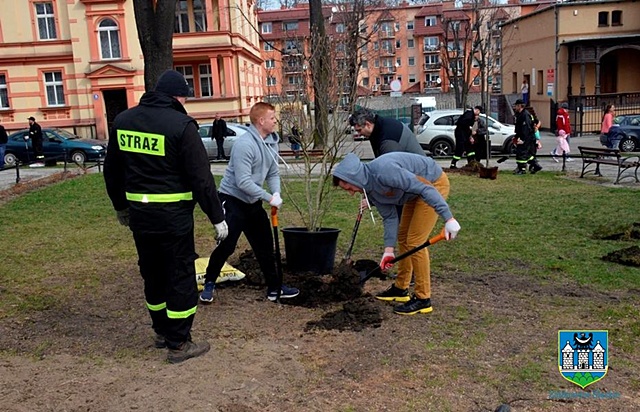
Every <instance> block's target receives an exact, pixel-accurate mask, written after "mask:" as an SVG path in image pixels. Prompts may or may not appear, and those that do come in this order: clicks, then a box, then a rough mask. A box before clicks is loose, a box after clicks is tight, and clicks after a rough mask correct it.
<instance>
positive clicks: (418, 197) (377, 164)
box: [333, 152, 460, 315]
mask: <svg viewBox="0 0 640 412" xmlns="http://www.w3.org/2000/svg"><path fill="white" fill-rule="evenodd" d="M333 184H334V186H340V187H341V188H342V189H344V190H346V191H348V192H349V193H351V194H354V193H362V192H366V194H367V197H368V198H369V202H371V204H373V205H374V206H375V207H376V209H378V212H379V213H380V215H381V216H382V219H383V224H384V254H383V255H382V259H381V261H380V268H381V269H382V270H386V269H389V268H390V267H391V266H392V264H391V263H390V261H391V260H393V259H394V257H395V254H394V245H395V244H396V242H397V243H398V245H399V252H400V253H401V254H402V253H404V252H407V251H408V250H410V249H413V248H414V247H416V246H420V245H421V244H423V243H424V242H426V240H427V238H428V236H429V234H430V233H431V231H432V230H433V227H434V226H435V224H436V221H437V219H438V215H439V216H441V217H442V219H443V220H444V221H445V222H446V223H445V237H446V239H447V240H450V239H453V238H455V237H456V235H457V234H458V231H459V230H460V225H459V224H458V221H457V220H456V219H454V218H453V215H452V213H451V210H449V205H447V202H446V200H445V199H446V198H447V196H448V195H449V178H448V177H447V175H446V174H445V173H444V172H443V171H442V168H441V167H440V166H439V165H438V164H437V163H436V162H435V161H434V160H433V159H432V158H430V157H426V156H420V155H416V154H413V153H404V152H393V153H388V154H384V155H382V156H380V157H378V158H376V159H375V160H373V161H371V162H370V163H368V164H365V163H362V162H361V161H360V159H359V158H358V156H356V155H355V154H353V153H350V154H348V155H347V156H345V158H344V160H343V161H342V162H340V163H339V164H338V165H337V166H336V167H335V169H334V171H333ZM398 205H403V206H404V208H403V212H402V218H401V219H400V220H399V219H398V213H397V208H396V206H398ZM412 273H414V274H415V294H414V296H413V297H410V296H409V290H408V289H409V283H410V281H411V274H412ZM376 298H378V299H380V300H384V301H390V302H394V301H395V302H404V303H403V304H401V305H399V306H396V307H395V309H394V312H395V313H397V314H401V315H415V314H417V313H429V312H431V311H432V308H431V270H430V261H429V252H428V250H427V249H426V248H424V249H422V250H420V251H418V252H416V253H414V254H412V255H411V256H409V257H407V258H405V259H403V260H400V261H399V263H398V277H397V278H396V280H395V282H394V283H393V284H392V285H391V286H390V287H389V288H388V289H387V290H385V291H384V292H381V293H379V294H378V295H376Z"/></svg>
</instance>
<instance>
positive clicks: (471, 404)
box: [0, 251, 640, 412]
mask: <svg viewBox="0 0 640 412" xmlns="http://www.w3.org/2000/svg"><path fill="white" fill-rule="evenodd" d="M230 263H232V264H233V265H234V266H236V267H237V268H238V269H240V270H242V271H243V272H244V273H245V274H246V275H247V277H246V278H245V280H243V281H241V282H237V283H234V284H233V283H223V284H221V285H220V287H219V288H217V290H216V297H215V299H214V302H213V303H212V304H211V305H206V306H205V305H202V306H199V307H198V311H197V314H196V319H195V324H194V330H193V335H194V339H195V340H196V341H198V340H203V339H206V340H208V341H209V342H210V343H211V344H212V350H211V352H210V353H208V354H207V355H205V356H203V357H201V358H198V359H194V360H190V361H188V362H185V363H183V364H179V365H169V364H167V363H166V362H165V358H166V351H165V350H161V349H155V348H153V347H152V342H153V341H152V333H151V329H150V322H149V319H148V314H147V312H146V308H145V305H144V297H143V293H142V281H141V279H140V276H139V275H138V270H137V266H136V262H135V261H131V262H124V263H121V264H120V265H113V263H112V262H105V265H109V271H108V272H105V274H104V276H103V277H102V278H101V284H100V285H99V286H97V287H95V286H92V287H88V286H87V287H86V288H85V289H79V290H77V291H76V293H74V294H73V296H72V297H71V298H69V299H68V300H60V299H48V300H47V302H49V303H48V305H47V306H46V307H44V308H43V309H42V310H40V311H38V312H30V313H23V312H21V313H20V314H19V315H18V316H16V317H14V318H11V319H7V318H5V319H1V320H0V348H2V352H0V353H1V355H0V399H1V400H2V409H3V410H7V411H16V412H17V411H24V410H35V411H58V410H71V411H122V410H141V411H146V410H156V409H158V410H159V409H164V410H176V411H182V410H198V411H199V410H207V411H230V412H231V411H233V412H253V411H291V412H298V411H300V412H302V411H304V412H307V411H384V410H398V411H414V410H425V411H427V410H432V411H443V410H451V411H493V410H495V409H496V407H497V406H498V405H500V404H503V403H507V404H509V405H510V406H511V408H512V410H514V411H525V410H526V411H542V410H544V411H552V412H561V411H562V412H564V411H566V410H568V409H571V410H580V411H581V412H589V411H601V410H607V411H632V410H640V401H639V400H638V399H637V396H635V394H636V393H638V391H639V390H640V387H639V386H638V381H637V378H636V375H637V370H636V365H637V364H638V362H640V356H639V355H638V351H637V349H634V345H633V344H632V343H630V342H633V340H634V337H635V335H634V330H635V329H634V328H637V318H636V317H634V316H629V317H618V318H616V320H615V322H613V323H612V322H609V321H607V320H606V315H605V314H604V312H608V313H609V312H610V313H615V312H616V311H624V310H629V308H630V307H631V308H632V307H636V308H637V299H638V291H637V290H635V291H620V292H615V293H612V292H609V293H602V292H601V291H598V290H597V289H594V288H591V287H589V286H588V285H586V286H585V285H580V284H577V283H575V282H573V281H571V280H568V279H565V278H562V277H557V278H555V277H554V278H550V277H541V276H523V275H514V274H513V273H511V271H510V270H509V268H510V267H511V266H510V265H511V263H512V262H509V264H508V265H507V264H506V263H505V264H502V263H501V262H491V261H490V262H487V261H478V262H476V263H475V264H474V265H473V266H474V267H475V270H474V271H473V273H468V272H461V271H457V270H456V269H455V265H453V263H452V264H451V267H436V268H435V269H434V273H433V276H432V288H433V296H432V302H433V306H434V311H433V312H432V313H430V314H428V315H416V316H406V317H405V316H397V315H394V314H393V313H392V307H393V305H392V304H387V303H385V302H380V301H378V300H376V299H374V298H373V297H372V296H373V295H374V294H375V293H377V292H379V291H382V290H384V289H385V288H386V287H387V286H388V285H389V282H390V281H389V280H381V279H377V278H374V279H372V280H371V281H369V282H367V283H366V284H365V285H364V287H363V288H360V286H359V279H360V278H359V273H358V271H357V270H356V268H355V267H351V266H350V265H346V264H344V262H343V263H340V264H338V265H337V266H336V270H335V271H334V273H333V274H331V275H327V276H316V275H313V274H310V273H291V272H289V271H287V270H285V273H284V280H285V282H286V283H287V284H291V285H293V286H296V287H299V288H300V289H301V290H302V293H301V295H300V296H299V297H298V298H296V299H291V300H287V301H283V304H274V303H272V302H269V301H267V300H266V299H265V286H264V280H263V279H262V275H261V274H260V270H259V267H258V266H257V263H256V262H255V260H254V259H253V257H252V253H251V252H248V251H245V252H243V253H239V254H238V257H237V258H234V259H233V260H231V261H230ZM284 263H285V266H284V267H285V268H286V262H284ZM373 264H374V265H375V262H373ZM522 266H524V265H522ZM527 269H528V270H530V271H531V272H532V273H535V271H536V269H537V268H527ZM78 270H82V268H81V267H79V268H78ZM29 298H30V297H29V296H25V297H24V299H29ZM630 313H631V314H633V313H634V312H630ZM571 328H591V329H607V328H608V329H609V330H610V345H611V347H612V349H611V353H612V355H611V362H612V365H614V366H612V367H611V369H610V371H609V373H608V374H607V376H606V378H605V379H603V380H602V381H601V382H598V383H596V384H594V385H593V388H591V387H589V389H595V390H598V391H600V393H609V394H614V395H615V396H617V397H616V398H615V399H613V400H612V399H604V398H603V399H600V400H598V399H594V398H577V397H576V398H573V399H569V400H561V401H558V400H553V399H550V397H549V393H550V391H565V392H567V393H569V394H571V393H586V394H588V393H589V392H588V391H582V390H581V389H579V388H578V387H577V386H575V385H572V384H571V383H568V382H567V381H565V380H564V379H563V378H562V377H561V375H560V374H559V373H558V366H557V344H558V343H557V335H558V330H559V329H571ZM27 405H28V407H27Z"/></svg>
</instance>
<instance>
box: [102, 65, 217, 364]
mask: <svg viewBox="0 0 640 412" xmlns="http://www.w3.org/2000/svg"><path fill="white" fill-rule="evenodd" d="M188 94H189V86H188V84H187V82H186V80H185V79H184V77H183V76H182V74H180V73H178V72H176V71H174V70H168V71H166V72H164V73H163V74H162V75H161V76H160V78H159V79H158V83H157V85H156V88H155V91H152V92H147V93H145V94H144V95H143V96H142V98H141V99H140V104H139V105H138V106H136V107H134V108H131V109H129V110H126V111H124V112H122V113H120V114H119V115H118V116H117V117H116V118H115V120H114V123H113V128H112V129H111V133H110V137H109V146H108V150H107V157H106V159H105V165H104V179H105V183H106V186H107V193H108V194H109V197H110V198H111V202H112V203H113V207H114V209H115V210H116V211H117V217H118V221H119V222H120V223H121V224H122V225H125V226H129V228H130V229H131V231H132V232H133V239H134V241H135V244H136V248H137V250H138V257H139V259H138V265H139V266H140V274H141V275H142V278H143V279H144V294H145V300H146V305H147V308H148V310H149V314H150V315H151V320H152V323H153V324H152V327H153V329H154V331H155V332H156V340H155V345H156V347H157V348H163V347H165V346H166V347H168V348H169V352H168V355H167V360H168V361H169V362H170V363H178V362H182V361H184V360H187V359H189V358H193V357H196V356H200V355H202V354H204V353H206V352H207V351H208V350H209V343H208V342H200V343H195V342H193V341H192V340H191V333H190V332H191V327H192V324H193V318H194V316H195V312H196V307H197V305H198V290H197V285H196V277H195V265H194V261H195V259H196V257H197V255H196V253H195V244H194V232H193V211H194V207H195V204H196V203H198V204H199V205H200V208H201V209H202V211H203V212H204V213H205V214H206V215H207V217H208V218H209V220H210V221H211V222H212V223H213V224H214V227H215V230H216V233H217V236H216V240H219V241H221V240H223V239H224V238H225V237H226V236H227V233H228V229H227V224H226V222H225V220H224V212H223V209H222V206H221V204H220V200H219V199H218V195H217V190H216V184H215V182H214V180H213V176H212V175H211V170H210V167H209V161H208V159H207V153H206V150H205V148H204V145H203V144H202V140H201V138H200V135H199V134H198V125H197V123H196V121H195V120H194V119H193V118H191V117H189V116H188V115H187V112H186V110H185V109H184V106H183V105H184V102H185V101H186V97H187V95H188Z"/></svg>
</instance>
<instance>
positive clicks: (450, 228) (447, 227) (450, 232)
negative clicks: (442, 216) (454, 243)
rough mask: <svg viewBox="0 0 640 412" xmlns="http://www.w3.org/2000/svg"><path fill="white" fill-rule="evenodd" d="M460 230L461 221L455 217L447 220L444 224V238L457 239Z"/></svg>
mask: <svg viewBox="0 0 640 412" xmlns="http://www.w3.org/2000/svg"><path fill="white" fill-rule="evenodd" d="M459 231H460V223H458V221H457V220H455V219H454V218H451V219H449V220H447V223H445V224H444V238H445V239H447V240H451V239H455V237H456V236H457V235H458V232H459Z"/></svg>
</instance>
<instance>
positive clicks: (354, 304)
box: [232, 250, 382, 331]
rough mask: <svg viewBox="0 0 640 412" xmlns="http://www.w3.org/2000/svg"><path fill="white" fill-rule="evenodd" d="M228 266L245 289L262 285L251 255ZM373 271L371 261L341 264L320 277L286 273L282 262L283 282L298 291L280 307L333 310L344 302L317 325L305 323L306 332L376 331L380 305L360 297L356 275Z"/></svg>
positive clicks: (242, 255)
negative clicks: (238, 273)
mask: <svg viewBox="0 0 640 412" xmlns="http://www.w3.org/2000/svg"><path fill="white" fill-rule="evenodd" d="M232 265H233V266H235V267H236V268H237V269H239V270H240V271H242V272H244V273H245V275H246V277H245V278H244V280H243V282H244V284H245V285H247V286H264V285H265V283H264V278H263V276H262V272H261V270H260V266H259V265H258V262H257V261H256V259H255V256H254V254H253V251H251V250H245V251H244V252H243V253H242V254H241V255H240V257H239V258H238V261H237V262H232ZM375 267H377V263H376V262H374V261H372V260H365V259H363V260H359V261H357V262H355V263H353V264H352V263H349V262H347V261H344V260H343V261H342V262H340V264H338V265H337V266H336V267H335V268H334V270H333V273H331V274H327V275H322V276H320V275H317V274H315V273H311V272H302V273H296V272H290V271H288V270H287V265H286V262H283V282H284V283H286V284H288V285H291V286H295V287H297V288H299V289H300V295H299V296H298V297H296V298H295V299H287V300H286V302H283V303H286V304H288V305H295V306H303V307H308V308H322V307H324V306H327V307H331V308H333V306H334V305H335V304H336V303H340V302H345V303H344V305H343V308H342V309H341V310H339V311H336V312H331V313H327V314H325V315H324V316H323V317H322V320H320V321H311V322H309V324H310V326H308V327H307V330H311V329H313V328H324V329H338V330H354V331H359V330H362V329H364V328H366V327H378V326H380V324H381V322H382V315H381V311H380V305H379V304H376V302H375V299H373V298H371V296H370V295H364V296H363V292H362V287H361V286H360V271H364V273H367V272H369V271H370V270H372V269H373V268H375ZM378 277H380V275H379V276H378Z"/></svg>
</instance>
